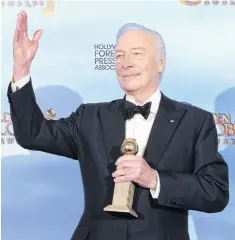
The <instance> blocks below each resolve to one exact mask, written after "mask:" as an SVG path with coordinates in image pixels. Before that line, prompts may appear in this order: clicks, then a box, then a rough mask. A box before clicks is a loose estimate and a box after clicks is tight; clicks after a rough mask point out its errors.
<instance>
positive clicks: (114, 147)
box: [100, 99, 125, 163]
mask: <svg viewBox="0 0 235 240" xmlns="http://www.w3.org/2000/svg"><path fill="white" fill-rule="evenodd" d="M123 108H124V99H120V100H115V101H113V102H111V103H110V106H109V107H108V108H107V107H101V109H100V120H101V126H102V132H103V137H104V144H105V149H106V155H107V161H108V163H115V162H116V160H117V159H118V158H119V157H120V156H121V150H120V149H121V145H122V143H123V141H124V139H125V119H124V117H123V110H124V109H123Z"/></svg>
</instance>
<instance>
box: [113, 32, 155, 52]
mask: <svg viewBox="0 0 235 240" xmlns="http://www.w3.org/2000/svg"><path fill="white" fill-rule="evenodd" d="M153 46H154V38H153V36H152V35H151V34H150V33H146V32H144V31H141V30H129V31H127V32H125V33H124V34H123V35H122V36H121V37H120V38H119V40H118V42H117V46H116V49H117V50H119V49H124V48H139V47H142V48H150V47H153Z"/></svg>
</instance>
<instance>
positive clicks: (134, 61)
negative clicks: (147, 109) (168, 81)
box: [116, 30, 164, 93]
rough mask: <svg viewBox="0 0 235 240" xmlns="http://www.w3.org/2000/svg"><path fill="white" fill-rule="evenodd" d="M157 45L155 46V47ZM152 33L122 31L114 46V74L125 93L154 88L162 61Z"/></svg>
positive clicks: (160, 70)
mask: <svg viewBox="0 0 235 240" xmlns="http://www.w3.org/2000/svg"><path fill="white" fill-rule="evenodd" d="M156 47H157V48H156ZM158 52H159V46H158V45H157V43H156V42H155V41H154V38H153V36H152V35H150V34H148V33H146V32H144V31H139V30H130V31H127V32H126V33H124V34H123V35H122V36H121V37H120V39H119V41H118V43H117V46H116V74H117V78H118V81H119V84H120V86H121V88H122V89H123V90H124V91H125V92H126V93H133V92H137V91H138V92H141V91H145V90H154V89H156V88H157V86H158V73H159V72H162V71H163V67H164V66H163V64H164V61H163V59H162V58H160V57H159V58H157V57H158V56H159V54H158Z"/></svg>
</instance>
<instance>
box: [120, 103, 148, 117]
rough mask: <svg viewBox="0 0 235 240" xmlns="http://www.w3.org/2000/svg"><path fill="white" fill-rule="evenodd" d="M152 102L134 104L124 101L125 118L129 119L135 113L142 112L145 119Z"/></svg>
mask: <svg viewBox="0 0 235 240" xmlns="http://www.w3.org/2000/svg"><path fill="white" fill-rule="evenodd" d="M151 104H152V102H147V103H145V104H144V105H143V106H136V105H135V104H134V103H131V102H129V101H126V102H125V120H127V119H131V118H132V117H133V116H134V115H135V114H136V113H140V114H142V116H143V117H144V118H145V119H147V118H148V116H149V113H150V108H151Z"/></svg>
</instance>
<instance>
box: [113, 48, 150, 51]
mask: <svg viewBox="0 0 235 240" xmlns="http://www.w3.org/2000/svg"><path fill="white" fill-rule="evenodd" d="M131 50H143V51H144V50H146V48H144V47H133V48H131ZM115 52H124V51H123V50H121V49H116V50H115Z"/></svg>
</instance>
